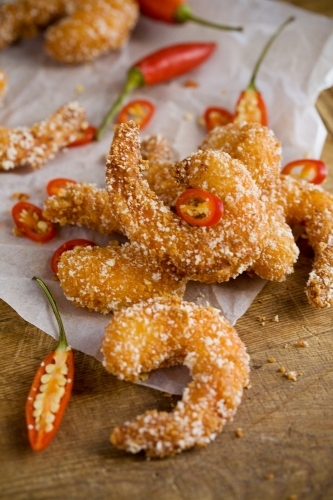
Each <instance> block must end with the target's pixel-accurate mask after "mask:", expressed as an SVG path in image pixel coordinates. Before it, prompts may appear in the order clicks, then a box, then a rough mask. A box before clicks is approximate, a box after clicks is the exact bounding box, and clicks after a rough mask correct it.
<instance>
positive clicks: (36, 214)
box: [12, 201, 56, 243]
mask: <svg viewBox="0 0 333 500" xmlns="http://www.w3.org/2000/svg"><path fill="white" fill-rule="evenodd" d="M12 217H13V219H14V222H15V224H16V227H17V229H18V230H19V232H20V234H22V235H24V236H26V237H27V238H29V239H30V240H33V241H36V242H37V243H46V242H48V241H50V240H52V239H53V238H54V237H55V235H56V229H55V225H54V224H53V223H52V222H51V221H49V220H47V219H46V218H45V217H44V216H43V214H42V210H41V209H40V208H39V207H37V206H36V205H33V204H32V203H29V202H28V201H19V202H18V203H16V205H14V206H13V208H12Z"/></svg>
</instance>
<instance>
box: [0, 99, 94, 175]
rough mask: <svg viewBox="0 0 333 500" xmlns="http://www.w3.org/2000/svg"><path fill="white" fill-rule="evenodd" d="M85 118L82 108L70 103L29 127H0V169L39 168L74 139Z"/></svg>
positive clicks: (76, 103) (77, 104)
mask: <svg viewBox="0 0 333 500" xmlns="http://www.w3.org/2000/svg"><path fill="white" fill-rule="evenodd" d="M85 116H86V114H85V110H84V108H83V107H82V106H81V105H80V104H79V103H78V102H75V101H73V102H70V103H68V104H65V105H64V106H62V107H61V108H60V109H58V110H57V111H56V112H55V113H53V114H52V115H51V116H50V117H49V118H47V119H46V120H44V121H41V122H39V123H35V124H34V125H32V126H31V127H17V128H13V129H9V128H6V127H0V170H12V169H14V168H17V167H30V168H32V169H38V168H40V167H42V166H43V165H44V164H45V163H46V162H47V161H48V160H50V159H51V158H53V157H54V156H55V155H56V153H58V151H59V150H60V149H62V148H64V147H65V146H67V145H68V144H69V143H70V142H72V141H73V140H74V139H75V138H76V136H77V134H78V132H79V131H80V130H81V127H82V126H83V124H84V123H85Z"/></svg>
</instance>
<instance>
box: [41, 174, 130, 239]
mask: <svg viewBox="0 0 333 500" xmlns="http://www.w3.org/2000/svg"><path fill="white" fill-rule="evenodd" d="M43 215H44V217H46V218H47V219H48V220H50V221H52V222H57V223H59V224H60V225H61V226H68V225H75V226H86V227H89V228H90V229H95V230H96V231H99V232H100V233H102V234H107V235H108V234H112V233H113V232H116V233H120V234H122V233H123V231H122V229H121V226H120V224H119V223H118V222H117V220H116V218H115V216H114V214H113V212H112V210H111V207H110V204H109V197H108V194H107V192H106V190H105V189H99V188H97V187H96V186H94V185H93V184H85V183H77V184H69V185H68V186H66V187H65V188H64V189H62V190H61V191H60V192H59V194H58V195H54V196H50V197H49V198H47V199H46V200H45V202H44V207H43Z"/></svg>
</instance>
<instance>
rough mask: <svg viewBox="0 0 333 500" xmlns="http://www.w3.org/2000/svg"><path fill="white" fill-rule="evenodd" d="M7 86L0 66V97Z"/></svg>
mask: <svg viewBox="0 0 333 500" xmlns="http://www.w3.org/2000/svg"><path fill="white" fill-rule="evenodd" d="M6 88H7V77H6V73H5V72H4V71H3V70H2V69H1V68H0V97H2V96H3V95H4V93H5V92H6Z"/></svg>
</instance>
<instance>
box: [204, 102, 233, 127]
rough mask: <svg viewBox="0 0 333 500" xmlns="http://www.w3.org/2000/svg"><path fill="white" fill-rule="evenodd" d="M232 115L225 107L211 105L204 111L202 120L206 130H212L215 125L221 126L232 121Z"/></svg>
mask: <svg viewBox="0 0 333 500" xmlns="http://www.w3.org/2000/svg"><path fill="white" fill-rule="evenodd" d="M233 119H234V117H233V114H232V113H230V111H228V110H227V109H225V108H219V107H214V106H211V107H209V108H207V109H206V111H205V113H204V120H205V125H206V128H207V130H213V128H215V127H221V126H223V125H228V123H232V121H233Z"/></svg>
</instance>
